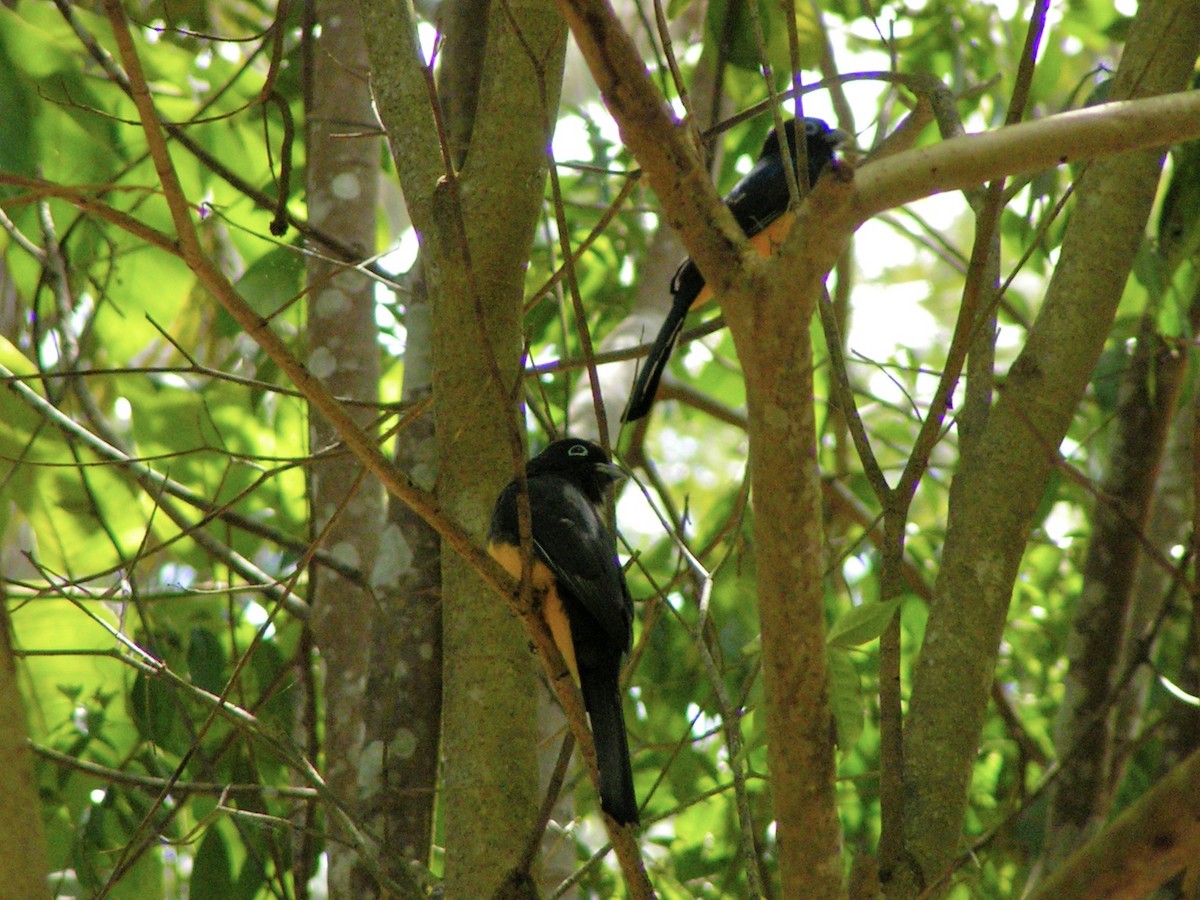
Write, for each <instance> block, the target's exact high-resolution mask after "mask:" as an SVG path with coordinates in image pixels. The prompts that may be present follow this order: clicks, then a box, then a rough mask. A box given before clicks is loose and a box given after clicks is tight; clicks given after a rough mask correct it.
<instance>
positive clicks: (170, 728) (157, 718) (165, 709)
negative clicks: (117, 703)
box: [129, 672, 187, 754]
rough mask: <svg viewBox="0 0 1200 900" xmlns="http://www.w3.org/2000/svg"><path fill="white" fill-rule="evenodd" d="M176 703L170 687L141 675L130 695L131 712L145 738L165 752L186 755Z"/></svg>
mask: <svg viewBox="0 0 1200 900" xmlns="http://www.w3.org/2000/svg"><path fill="white" fill-rule="evenodd" d="M176 701H177V697H176V695H175V692H174V690H173V689H172V688H171V687H170V686H168V685H166V684H164V683H163V682H161V681H159V680H158V679H156V678H149V677H147V676H146V674H145V673H144V672H139V673H138V675H137V677H136V678H135V679H134V680H133V688H132V690H130V692H129V713H130V715H131V716H132V717H133V722H134V724H135V725H136V726H137V730H138V733H139V734H141V735H142V737H144V738H145V739H146V740H148V741H153V742H154V743H155V744H157V745H158V746H159V747H162V748H163V749H164V750H169V751H171V752H175V753H180V754H182V753H183V752H184V751H186V750H187V742H186V739H185V738H184V737H183V723H182V721H181V717H180V709H179V706H178V704H177V702H176Z"/></svg>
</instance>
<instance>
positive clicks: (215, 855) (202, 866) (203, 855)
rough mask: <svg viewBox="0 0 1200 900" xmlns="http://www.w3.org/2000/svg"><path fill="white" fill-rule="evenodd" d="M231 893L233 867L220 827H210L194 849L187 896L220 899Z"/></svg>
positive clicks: (201, 898) (200, 899)
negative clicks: (197, 847) (193, 860)
mask: <svg viewBox="0 0 1200 900" xmlns="http://www.w3.org/2000/svg"><path fill="white" fill-rule="evenodd" d="M232 893H233V868H232V866H231V865H230V860H229V848H228V847H227V846H226V845H225V838H224V836H223V835H222V834H221V829H220V828H217V827H210V828H209V829H208V830H207V831H206V832H205V833H204V840H202V841H201V842H200V847H199V849H197V850H196V860H195V862H194V863H193V864H192V878H191V881H190V882H189V891H188V896H190V897H193V898H195V900H209V898H212V900H222V898H225V897H229V896H231V895H232Z"/></svg>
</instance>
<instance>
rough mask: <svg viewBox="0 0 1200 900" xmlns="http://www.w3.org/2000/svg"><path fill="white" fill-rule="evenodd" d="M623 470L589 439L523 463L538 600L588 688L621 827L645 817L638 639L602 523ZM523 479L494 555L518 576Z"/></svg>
mask: <svg viewBox="0 0 1200 900" xmlns="http://www.w3.org/2000/svg"><path fill="white" fill-rule="evenodd" d="M624 477H625V472H624V471H623V470H622V469H621V468H620V467H619V466H616V465H614V464H613V463H612V462H611V461H610V460H609V458H608V454H607V453H605V452H604V450H603V449H602V448H601V447H599V446H598V445H596V444H593V443H592V442H591V441H584V440H577V439H574V438H567V439H564V440H560V441H555V442H554V443H552V444H550V446H548V447H547V448H546V449H545V450H543V451H542V452H541V453H539V454H538V455H537V456H535V457H534V458H533V459H531V460H530V461H529V462H528V463H527V464H526V466H525V484H526V488H527V490H528V494H529V512H530V516H531V518H532V522H531V534H532V538H533V559H532V567H531V581H532V587H533V592H534V599H535V601H537V602H540V604H541V612H542V616H543V617H544V618H545V619H546V624H547V625H548V626H549V627H550V633H551V634H552V635H554V643H555V644H557V645H558V649H559V652H560V653H562V655H563V659H564V660H566V663H567V667H568V668H569V669H570V670H571V674H572V675H573V676H574V677H575V680H576V681H577V682H578V684H579V688H580V690H581V691H582V693H583V704H584V706H585V707H586V708H587V712H588V718H589V719H590V720H591V724H592V736H593V737H594V738H595V743H596V761H597V763H598V765H599V769H600V807H601V809H603V810H604V811H605V812H606V813H608V814H609V815H610V816H612V817H613V818H614V819H615V820H616V821H617V822H619V823H620V824H622V825H626V824H630V823H634V824H636V823H637V821H638V805H637V797H636V796H635V795H634V792H633V771H632V769H631V768H630V765H629V744H628V741H627V738H626V735H625V716H624V713H623V712H622V710H621V684H620V679H621V657H622V656H623V655H624V654H625V653H626V651H628V650H629V645H630V641H631V638H632V635H633V602H632V601H631V600H630V598H629V588H628V586H627V585H626V584H625V573H624V572H623V571H622V570H621V565H620V563H619V562H618V561H617V541H616V538H615V536H614V535H613V533H612V532H611V531H609V530H608V528H607V527H606V526H605V524H604V519H603V517H602V506H603V503H604V492H605V490H606V489H607V488H608V487H609V485H611V484H612V483H613V482H615V481H619V480H620V479H621V478H624ZM519 496H520V485H519V483H518V482H517V481H515V480H514V481H512V482H510V483H509V484H508V485H507V486H506V487H505V488H504V490H503V491H501V493H500V497H499V498H498V499H497V500H496V507H495V510H494V511H493V512H492V524H491V527H490V529H489V530H488V552H490V553H491V555H492V556H493V557H494V558H495V559H496V561H497V562H499V563H500V565H502V566H503V567H504V568H505V569H506V570H508V572H509V573H511V574H512V576H513V577H514V578H520V577H521V575H522V571H521V570H522V565H521V564H522V558H521V538H520V530H519V526H518V503H519V500H518V498H519Z"/></svg>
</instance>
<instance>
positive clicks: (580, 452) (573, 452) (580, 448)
mask: <svg viewBox="0 0 1200 900" xmlns="http://www.w3.org/2000/svg"><path fill="white" fill-rule="evenodd" d="M587 452H588V448H587V447H586V446H585V445H583V444H576V445H575V446H574V447H572V448H571V449H570V450H568V451H567V456H587Z"/></svg>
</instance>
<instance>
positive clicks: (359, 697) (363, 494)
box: [305, 0, 383, 897]
mask: <svg viewBox="0 0 1200 900" xmlns="http://www.w3.org/2000/svg"><path fill="white" fill-rule="evenodd" d="M316 9H317V21H318V23H319V24H320V35H319V37H317V38H315V40H314V43H313V47H314V53H313V58H312V60H311V63H312V65H311V69H310V77H311V82H310V85H311V90H310V92H309V97H308V117H307V125H308V142H307V150H308V165H307V166H306V169H305V171H306V174H307V179H308V183H307V189H308V210H309V220H310V221H311V222H312V223H313V224H314V225H316V226H318V227H319V228H321V229H322V230H324V231H327V232H329V233H331V234H335V235H337V236H338V237H339V238H340V239H341V240H343V241H346V242H347V243H349V244H351V245H352V246H355V247H357V248H358V250H359V252H360V253H361V255H362V258H363V259H366V258H367V257H369V256H370V255H372V253H373V252H374V249H375V215H376V208H377V191H378V179H379V146H378V144H377V143H375V142H374V141H370V140H346V139H345V138H344V137H340V136H339V135H343V134H345V133H346V132H350V131H362V130H364V129H368V128H369V127H370V123H371V122H372V120H373V115H372V112H371V97H370V92H369V89H368V80H367V71H368V62H367V56H366V44H365V42H364V40H363V34H362V27H361V23H360V21H359V17H358V15H357V13H356V11H355V8H354V6H353V4H352V3H349V2H345V0H320V2H318V3H317V6H316ZM308 287H309V291H308V297H307V301H308V359H307V367H308V369H309V371H310V372H311V373H312V374H313V375H314V376H316V377H318V378H320V379H321V380H322V381H323V382H324V383H325V385H326V386H327V387H328V388H329V390H330V391H332V392H333V393H334V394H335V395H336V396H339V397H352V398H356V399H362V400H368V401H373V400H375V399H376V398H377V397H378V390H379V388H378V383H379V345H378V335H377V329H376V325H375V291H374V283H373V282H372V281H371V280H370V279H369V278H368V277H367V276H366V275H364V274H363V273H361V272H359V271H357V270H356V269H353V268H350V267H347V266H345V265H341V264H338V263H335V262H332V261H328V260H325V259H322V258H321V257H319V256H312V257H309V263H308ZM353 415H354V419H355V421H356V422H357V423H358V424H359V425H360V426H362V427H367V426H368V425H369V424H370V422H371V421H372V419H373V418H374V412H373V411H372V410H370V409H366V408H361V409H358V410H356V411H354V413H353ZM310 427H311V446H312V449H313V451H314V452H318V453H321V452H324V451H329V450H330V449H334V448H336V446H337V441H338V438H337V434H336V432H335V431H334V430H333V428H332V427H331V426H330V425H329V424H328V422H326V420H325V419H324V418H322V417H321V416H320V415H317V414H315V413H314V414H313V415H312V417H311V426H310ZM310 495H311V503H312V516H313V535H314V538H317V539H319V540H320V541H321V545H322V546H323V547H324V548H326V549H327V550H329V551H331V552H333V553H334V554H335V555H336V556H337V557H338V558H339V559H341V560H343V561H344V562H346V563H348V564H350V565H353V566H355V567H357V568H358V569H359V570H360V571H362V572H366V573H370V572H371V570H372V568H373V567H374V564H375V559H376V550H377V546H378V539H379V534H380V530H381V524H382V514H383V507H382V494H381V491H380V488H379V484H378V482H377V481H375V479H373V478H368V477H364V471H363V465H362V463H361V461H359V460H358V459H357V458H355V457H354V456H353V455H351V454H349V453H337V452H334V453H327V452H326V453H325V454H324V455H323V456H322V457H321V458H320V459H318V460H315V461H314V462H313V464H312V468H311V483H310ZM311 583H312V588H311V590H312V605H313V614H312V621H311V627H312V630H313V634H314V635H315V637H316V643H317V647H318V649H319V651H320V655H321V660H322V663H323V673H324V684H325V688H324V696H325V742H324V748H323V749H324V760H325V762H324V771H325V777H326V779H327V781H328V783H329V785H330V787H331V789H332V790H333V792H334V793H335V794H336V795H337V796H338V797H340V798H342V799H343V801H344V802H346V803H349V804H353V803H354V801H355V799H356V797H357V794H358V785H359V782H360V778H361V773H360V771H359V764H360V754H361V751H362V746H363V745H362V741H363V729H362V701H363V696H364V693H365V689H366V683H367V662H368V654H367V653H365V652H363V651H364V638H365V636H366V635H368V634H370V629H371V619H372V615H373V613H374V604H373V600H372V598H371V597H370V595H369V594H368V593H367V592H366V591H364V590H362V589H361V588H359V587H356V586H355V585H353V584H352V583H351V582H349V581H347V580H346V579H344V578H342V577H341V576H338V575H335V574H333V573H331V572H330V571H329V570H328V569H324V568H322V567H314V568H313V569H312V573H311ZM327 848H328V851H329V859H330V865H329V890H330V894H331V896H342V897H349V896H354V888H353V887H352V872H353V869H354V865H355V862H356V860H357V855H356V854H355V853H354V852H352V851H351V850H349V849H348V848H347V847H346V845H344V844H343V843H341V842H339V841H337V840H333V841H330V842H329V844H328V845H327Z"/></svg>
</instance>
